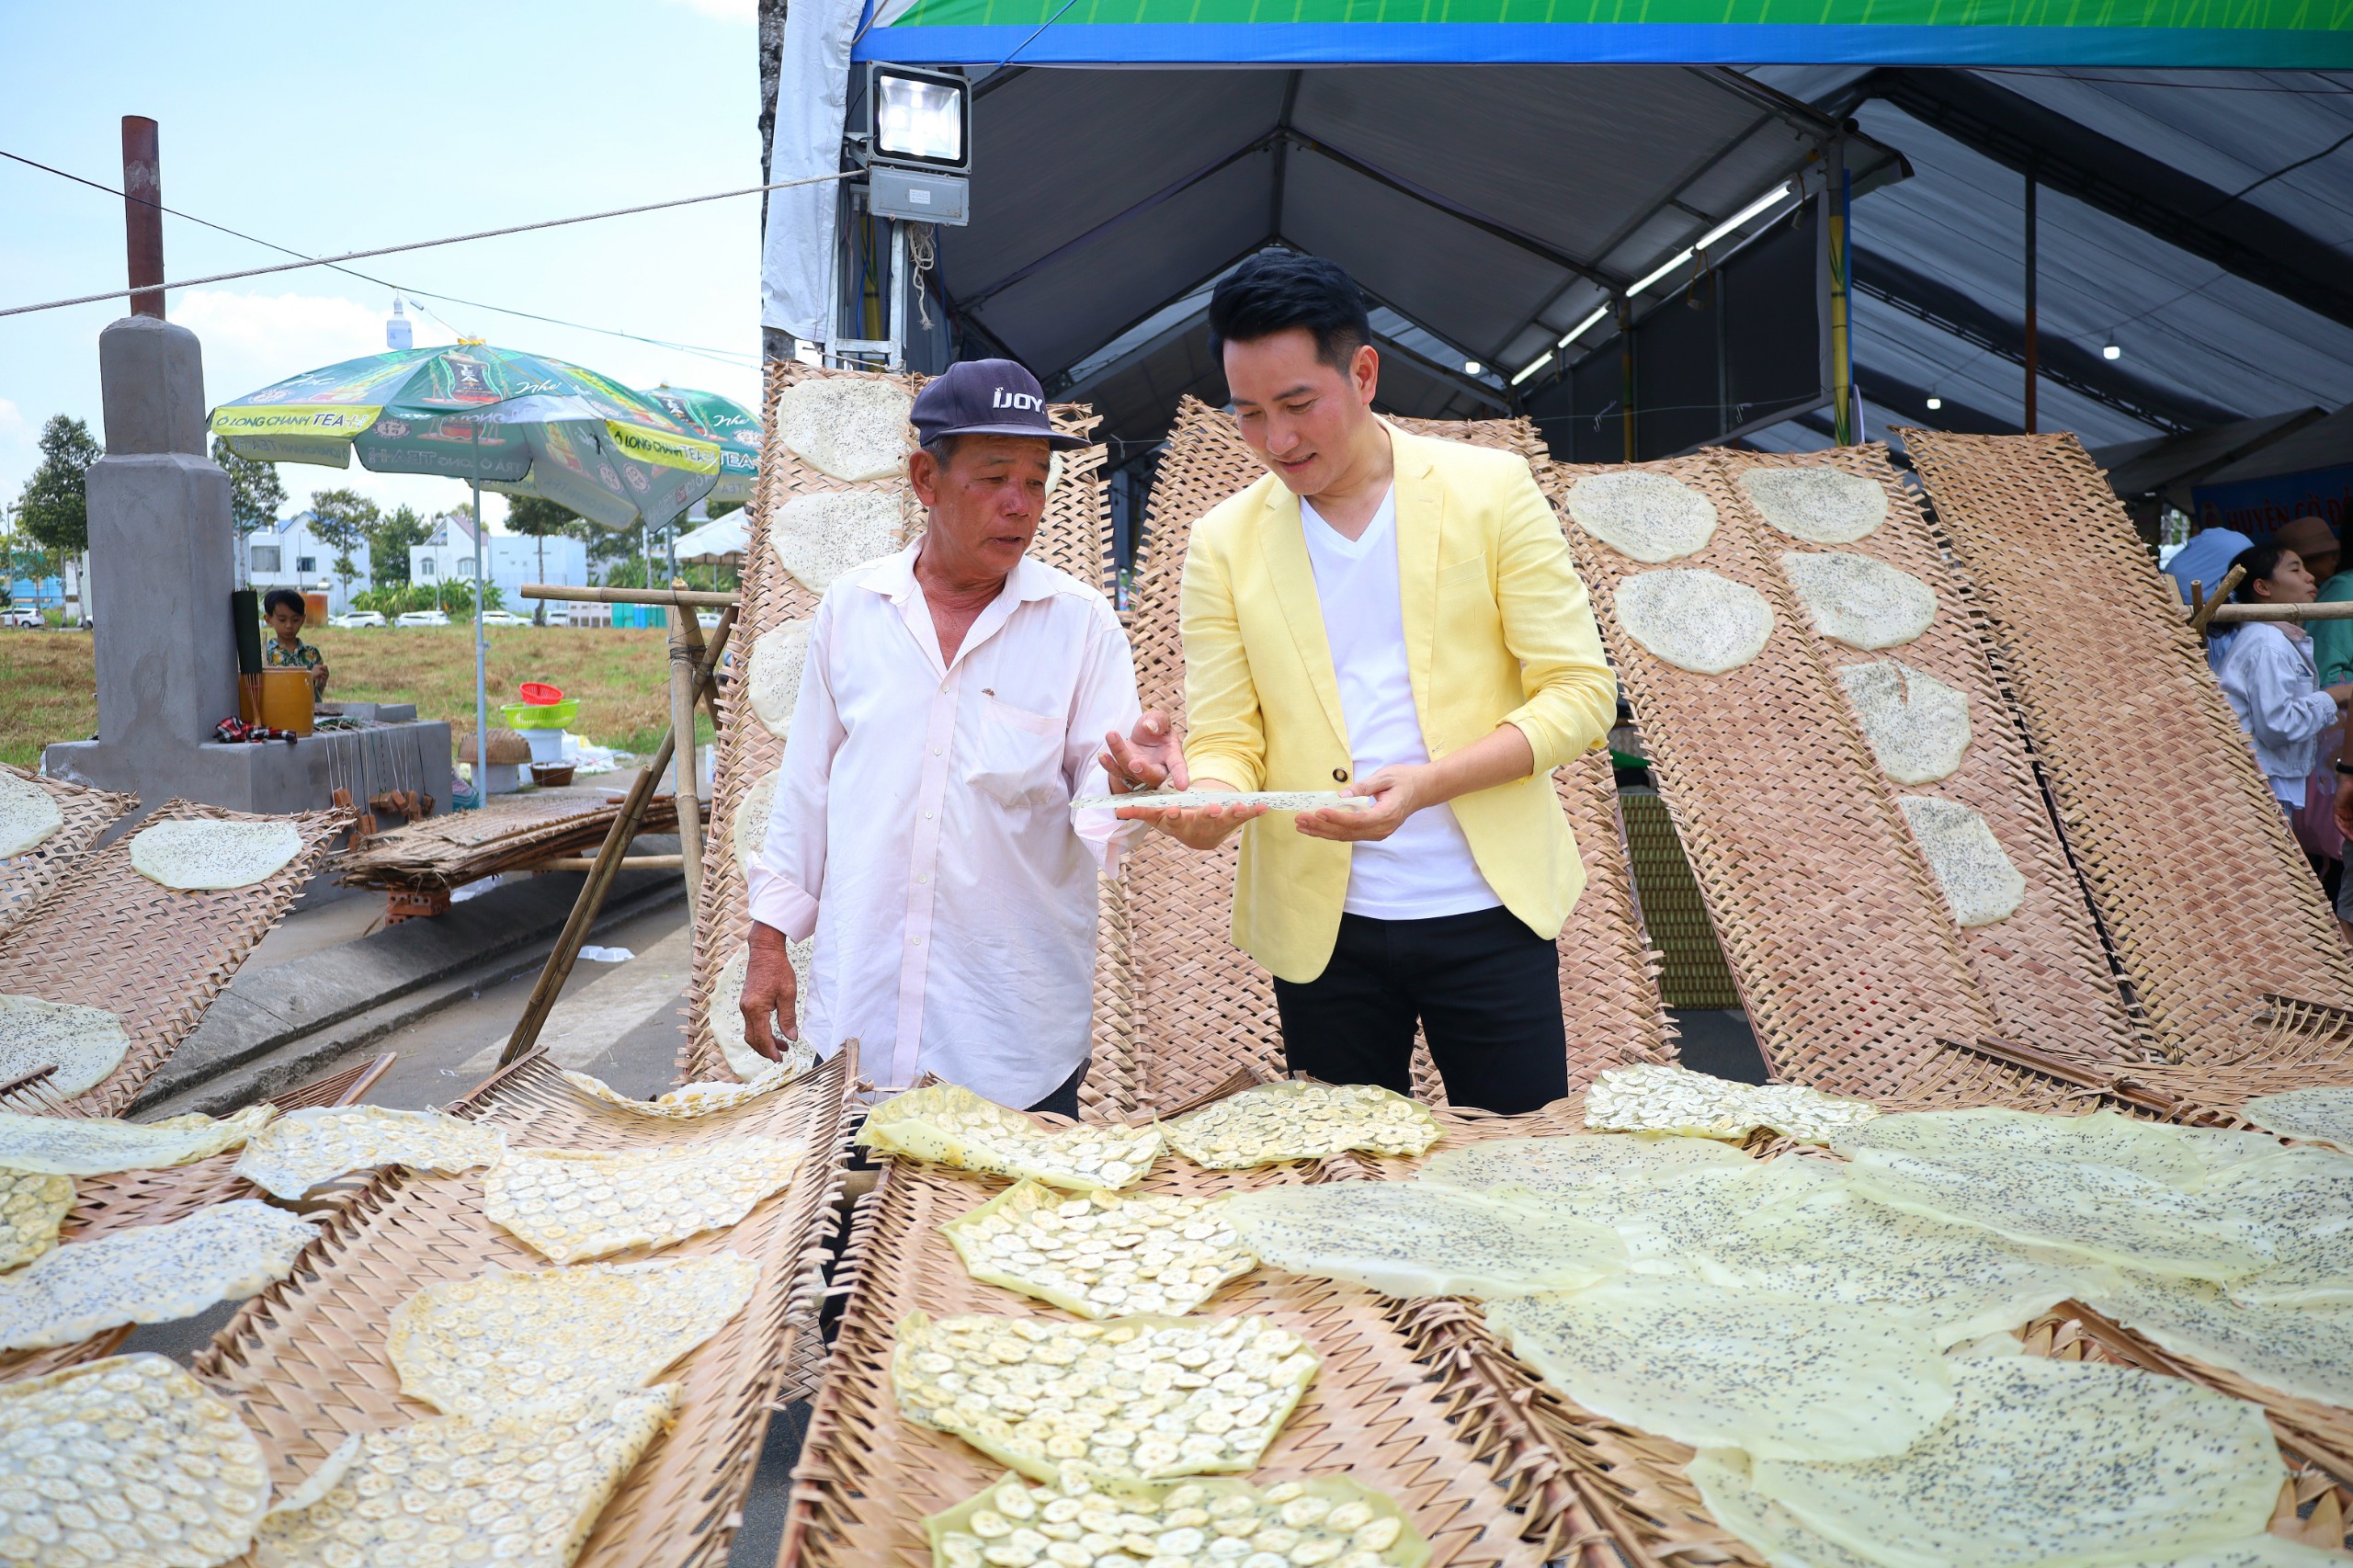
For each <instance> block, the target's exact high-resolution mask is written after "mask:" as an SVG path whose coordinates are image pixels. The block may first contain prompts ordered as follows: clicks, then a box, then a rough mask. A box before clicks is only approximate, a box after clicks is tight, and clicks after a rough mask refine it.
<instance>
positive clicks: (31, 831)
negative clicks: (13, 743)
mask: <svg viewBox="0 0 2353 1568" xmlns="http://www.w3.org/2000/svg"><path fill="white" fill-rule="evenodd" d="M64 825H65V812H64V808H63V807H61V806H60V805H59V804H58V803H57V797H56V796H54V795H52V794H51V793H50V792H49V791H48V790H44V789H42V788H41V787H40V785H38V784H35V783H33V782H32V781H31V780H30V779H28V778H17V776H16V775H15V774H13V773H10V772H7V771H6V769H0V860H6V859H7V858H9V857H10V856H12V855H22V854H23V853H24V852H25V851H26V850H28V849H38V848H40V846H42V845H44V844H46V843H48V842H49V840H50V839H51V838H52V837H54V836H55V835H56V834H57V832H58V830H59V829H60V828H63V826H64Z"/></svg>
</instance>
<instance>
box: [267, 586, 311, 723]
mask: <svg viewBox="0 0 2353 1568" xmlns="http://www.w3.org/2000/svg"><path fill="white" fill-rule="evenodd" d="M261 606H262V612H263V614H264V615H265V616H266V617H267V619H268V620H269V629H270V630H271V631H274V632H276V633H277V634H278V635H277V636H276V637H274V638H272V639H271V640H270V641H268V642H264V643H263V644H262V645H261V663H262V667H263V668H264V669H270V670H291V669H306V670H309V671H310V672H311V695H312V697H313V699H316V698H318V697H321V696H324V694H325V692H326V689H327V661H326V655H324V653H320V652H319V651H318V649H316V648H314V647H313V646H312V645H311V644H310V643H308V642H303V641H302V622H303V620H304V619H306V618H308V616H309V614H310V610H309V608H308V607H307V606H305V605H304V604H303V602H302V596H301V595H300V594H298V593H296V592H295V591H294V590H293V589H291V588H272V589H270V591H269V592H268V594H267V596H265V597H263V599H262V601H261Z"/></svg>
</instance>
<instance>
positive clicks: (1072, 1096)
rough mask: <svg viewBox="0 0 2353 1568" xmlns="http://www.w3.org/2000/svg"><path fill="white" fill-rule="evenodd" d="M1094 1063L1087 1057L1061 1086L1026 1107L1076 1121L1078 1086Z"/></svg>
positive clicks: (1084, 1080)
mask: <svg viewBox="0 0 2353 1568" xmlns="http://www.w3.org/2000/svg"><path fill="white" fill-rule="evenodd" d="M1094 1065H1095V1059H1094V1058H1093V1057H1091V1056H1090V1057H1088V1058H1087V1059H1086V1061H1084V1062H1080V1063H1079V1064H1078V1071H1077V1072H1075V1073H1073V1074H1071V1075H1070V1076H1069V1077H1067V1078H1064V1079H1063V1086H1062V1087H1061V1088H1059V1089H1056V1090H1055V1091H1054V1092H1053V1093H1052V1094H1051V1095H1048V1096H1046V1097H1045V1098H1044V1099H1042V1100H1040V1101H1039V1102H1038V1103H1037V1104H1036V1105H1033V1106H1030V1107H1029V1109H1030V1110H1033V1111H1042V1112H1045V1113H1047V1114H1049V1115H1051V1116H1066V1117H1068V1118H1070V1119H1072V1120H1073V1121H1076V1120H1077V1119H1078V1086H1079V1085H1081V1084H1084V1083H1085V1082H1086V1070H1087V1069H1088V1068H1089V1067H1092V1066H1094Z"/></svg>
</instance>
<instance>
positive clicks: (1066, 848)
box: [750, 540, 1143, 1108]
mask: <svg viewBox="0 0 2353 1568" xmlns="http://www.w3.org/2000/svg"><path fill="white" fill-rule="evenodd" d="M921 549H922V542H921V541H920V540H918V541H917V542H916V543H915V544H913V545H910V546H908V547H907V548H906V549H905V550H904V551H900V552H899V553H898V554H896V555H886V556H884V557H882V558H881V560H879V561H873V562H868V563H867V564H865V565H863V566H860V567H858V568H857V569H855V570H854V571H851V572H848V573H846V574H843V575H842V576H841V577H840V578H838V579H837V580H836V581H835V584H834V585H833V586H832V587H831V588H829V589H827V590H826V593H825V598H824V603H823V604H821V605H820V606H819V607H818V608H817V617H816V624H815V626H814V627H813V630H812V631H811V632H810V636H809V656H808V660H807V662H806V664H805V665H803V666H802V670H801V696H800V700H799V702H798V704H797V705H796V706H795V708H794V709H793V714H792V725H791V728H790V732H789V733H788V737H787V739H786V742H785V747H784V763H783V767H782V770H781V777H780V778H779V779H778V782H777V790H776V805H775V808H774V811H773V812H772V813H771V814H770V816H769V818H768V831H767V841H766V843H765V844H764V846H762V848H761V850H760V853H759V855H758V857H757V858H756V860H755V862H754V864H753V867H752V872H751V877H750V902H751V913H752V918H753V919H755V920H757V921H759V922H760V923H761V924H762V925H765V926H774V927H776V928H777V929H778V930H779V931H782V932H783V933H784V934H785V935H786V936H787V937H790V938H792V939H794V940H796V941H798V940H801V938H804V937H808V936H809V935H810V933H811V932H814V933H815V934H816V937H817V945H816V949H815V952H814V954H813V957H812V959H811V961H810V966H809V980H808V991H809V995H808V997H807V1000H806V1010H805V1012H804V1013H803V1015H802V1019H801V1028H802V1031H803V1033H804V1035H805V1037H806V1038H807V1039H808V1040H810V1042H811V1043H812V1044H813V1045H815V1046H816V1047H817V1048H818V1049H819V1050H820V1051H824V1052H826V1053H828V1054H830V1053H831V1052H832V1051H834V1050H835V1048H836V1047H837V1046H838V1045H839V1044H840V1043H841V1042H842V1041H843V1040H858V1042H859V1050H860V1058H859V1060H860V1064H861V1066H862V1067H863V1068H864V1069H865V1071H866V1072H868V1073H869V1074H872V1075H873V1077H874V1078H875V1080H876V1081H877V1083H879V1084H885V1085H892V1086H900V1085H908V1084H912V1083H914V1082H915V1080H916V1078H918V1077H919V1076H921V1075H922V1074H924V1073H926V1072H930V1073H937V1074H938V1075H939V1076H940V1077H942V1078H945V1079H947V1080H948V1081H949V1082H950V1083H956V1084H961V1085H965V1086H966V1087H968V1088H970V1089H972V1090H974V1091H975V1092H977V1093H979V1094H982V1095H984V1096H987V1097H988V1098H990V1099H993V1100H995V1101H996V1102H997V1103H998V1104H1000V1105H1008V1106H1013V1107H1017V1108H1019V1107H1024V1106H1029V1105H1034V1104H1036V1103H1037V1102H1038V1101H1040V1100H1042V1099H1044V1098H1045V1097H1046V1096H1048V1095H1050V1094H1051V1093H1052V1092H1053V1091H1054V1090H1055V1089H1056V1088H1058V1087H1060V1086H1061V1085H1062V1084H1063V1080H1065V1079H1067V1078H1068V1077H1069V1076H1070V1075H1071V1074H1073V1073H1074V1072H1076V1071H1077V1070H1078V1068H1079V1065H1080V1063H1082V1062H1085V1061H1086V1054H1087V1047H1088V1041H1089V1039H1090V1037H1091V1034H1092V1029H1091V1023H1092V1018H1093V1013H1094V994H1095V897H1096V873H1097V869H1098V868H1099V869H1102V870H1104V871H1107V872H1109V871H1116V870H1117V869H1118V863H1119V856H1120V850H1121V849H1122V848H1123V847H1124V846H1126V845H1127V844H1128V843H1129V842H1131V840H1132V839H1133V838H1134V837H1135V836H1136V835H1137V834H1138V833H1139V832H1140V831H1141V830H1142V826H1143V824H1140V823H1122V822H1120V821H1118V820H1117V819H1116V818H1114V817H1113V816H1112V815H1111V813H1110V812H1108V811H1104V812H1086V813H1085V817H1086V820H1075V821H1074V814H1073V812H1071V809H1070V802H1071V801H1072V800H1073V799H1074V798H1075V797H1077V796H1081V795H1099V794H1102V793H1104V792H1106V791H1107V790H1108V788H1109V785H1108V780H1107V779H1106V778H1105V777H1104V772H1103V768H1102V766H1101V764H1100V763H1099V762H1098V761H1097V757H1098V756H1099V755H1100V754H1101V752H1102V749H1103V737H1104V734H1105V733H1106V732H1107V731H1111V730H1117V731H1119V732H1120V733H1127V732H1128V730H1129V729H1130V727H1131V725H1133V724H1134V722H1135V721H1136V717H1137V711H1138V710H1137V702H1136V676H1135V662H1134V659H1133V656H1132V655H1131V653H1130V651H1129V648H1128V639H1127V635H1126V633H1124V632H1123V631H1121V630H1120V623H1119V620H1118V619H1117V618H1116V617H1115V616H1114V615H1113V614H1112V613H1111V607H1110V605H1109V604H1108V602H1107V601H1106V600H1105V599H1104V597H1103V596H1102V595H1101V594H1100V593H1097V591H1096V590H1095V589H1093V588H1091V587H1088V586H1087V585H1086V584H1084V583H1081V582H1080V581H1078V579H1076V578H1075V577H1072V576H1070V575H1068V574H1065V573H1062V572H1058V571H1056V570H1055V569H1054V568H1052V567H1051V566H1048V565H1046V564H1045V563H1044V562H1039V561H1032V560H1028V559H1025V560H1023V561H1022V562H1021V563H1020V564H1019V565H1018V566H1017V567H1016V568H1015V569H1014V571H1013V572H1012V574H1010V575H1008V576H1007V577H1006V585H1005V591H1004V592H1003V593H1001V594H1000V595H998V597H996V599H995V601H994V602H993V603H991V604H990V605H989V607H988V608H986V609H983V611H982V612H981V614H980V618H979V619H977V620H975V621H974V622H973V623H972V630H971V631H969V632H967V633H966V634H965V637H964V642H963V646H961V648H959V649H958V650H957V651H956V658H955V661H954V662H953V663H952V664H950V663H945V662H943V661H942V660H941V658H940V656H939V636H938V631H937V630H936V629H935V628H934V626H933V625H932V619H931V608H930V606H929V605H928V604H927V603H926V601H925V598H924V595H923V589H922V588H921V586H920V585H918V584H917V583H916V581H915V557H916V554H917V552H918V551H920V550H921Z"/></svg>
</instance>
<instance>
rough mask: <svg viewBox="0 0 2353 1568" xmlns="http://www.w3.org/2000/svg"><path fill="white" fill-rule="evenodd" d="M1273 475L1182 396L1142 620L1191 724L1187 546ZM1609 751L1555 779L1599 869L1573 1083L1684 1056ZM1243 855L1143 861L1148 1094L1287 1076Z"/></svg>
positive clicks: (1493, 443) (1139, 659)
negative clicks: (1241, 889)
mask: <svg viewBox="0 0 2353 1568" xmlns="http://www.w3.org/2000/svg"><path fill="white" fill-rule="evenodd" d="M1396 423H1397V424H1398V425H1399V426H1401V427H1403V428H1404V429H1407V430H1409V431H1412V432H1413V433H1415V434H1418V435H1425V436H1432V437H1440V438H1445V439H1452V440H1462V441H1468V442H1471V443H1473V444H1476V445H1481V446H1488V447H1495V448H1500V449H1504V450H1507V451H1516V452H1518V453H1519V454H1520V455H1521V456H1523V457H1540V456H1541V454H1542V450H1543V449H1542V446H1541V443H1540V441H1539V439H1538V438H1537V437H1536V435H1535V433H1534V430H1533V427H1532V426H1529V424H1528V423H1527V421H1525V420H1487V421H1480V422H1474V423H1459V422H1451V421H1445V420H1399V421H1396ZM1264 472H1265V470H1264V469H1263V468H1262V467H1261V465H1260V464H1259V462H1258V460H1256V458H1255V457H1253V456H1252V455H1251V452H1250V449H1249V448H1248V447H1246V446H1245V445H1244V444H1243V441H1242V437H1241V436H1240V434H1239V433H1238V432H1237V431H1236V430H1235V429H1234V426H1233V421H1232V420H1231V419H1230V418H1229V417H1227V416H1226V415H1224V414H1222V413H1221V412H1220V411H1218V410H1216V409H1213V408H1211V407H1210V406H1209V405H1208V404H1206V403H1201V402H1200V401H1199V399H1196V398H1191V397H1188V398H1186V399H1185V400H1184V401H1183V402H1182V403H1180V405H1179V406H1178V409H1177V414H1176V424H1175V426H1174V427H1173V428H1172V429H1171V430H1170V432H1169V437H1168V445H1167V448H1166V449H1165V451H1164V452H1163V453H1162V456H1161V460H1160V470H1159V474H1158V477H1157V478H1156V479H1155V481H1154V484H1153V492H1152V502H1151V506H1150V511H1149V521H1148V528H1147V532H1146V536H1145V553H1144V555H1143V556H1142V558H1141V559H1140V561H1139V563H1138V564H1139V571H1138V574H1137V586H1136V606H1135V611H1134V615H1133V619H1132V621H1131V626H1130V636H1131V640H1132V641H1133V642H1134V644H1135V653H1136V679H1137V685H1138V687H1139V688H1140V691H1141V694H1142V699H1143V705H1144V706H1145V707H1147V708H1159V709H1161V710H1164V711H1165V712H1167V713H1169V714H1170V715H1171V716H1173V717H1176V718H1177V719H1178V721H1179V722H1180V723H1181V722H1182V716H1183V713H1184V707H1185V653H1184V643H1183V637H1182V634H1181V629H1180V626H1179V615H1178V612H1179V603H1178V600H1179V596H1180V592H1181V589H1182V586H1183V577H1184V562H1185V551H1186V547H1187V544H1188V541H1189V540H1190V539H1191V537H1192V528H1193V525H1194V523H1196V522H1197V521H1199V519H1200V517H1202V515H1203V514H1205V513H1207V512H1208V511H1209V510H1210V509H1211V507H1212V506H1216V505H1217V504H1218V503H1219V502H1221V501H1223V500H1225V499H1226V498H1227V497H1228V496H1230V495H1233V494H1234V493H1236V492H1237V491H1239V490H1241V489H1243V488H1244V487H1245V486H1246V485H1248V484H1250V483H1253V482H1255V481H1256V480H1257V479H1258V478H1259V477H1260V476H1261V475H1262V474H1263V473H1264ZM1555 784H1556V787H1557V789H1558V790H1559V791H1560V795H1561V800H1562V804H1563V809H1564V810H1565V811H1566V812H1567V813H1568V818H1569V823H1570V825H1571V826H1572V827H1573V828H1574V830H1575V832H1576V837H1577V850H1578V854H1579V856H1580V858H1582V859H1583V860H1584V863H1585V869H1586V891H1585V894H1584V896H1583V897H1581V898H1580V899H1579V900H1578V902H1577V905H1576V908H1575V909H1574V911H1573V912H1572V913H1571V915H1570V916H1569V921H1568V924H1567V925H1566V926H1563V929H1562V932H1561V937H1560V944H1559V945H1560V951H1561V1000H1562V1009H1563V1017H1564V1021H1565V1023H1566V1025H1567V1032H1568V1040H1569V1081H1570V1083H1571V1084H1572V1085H1579V1086H1581V1085H1584V1084H1586V1083H1587V1082H1589V1081H1590V1080H1591V1079H1592V1077H1593V1074H1596V1073H1597V1072H1599V1071H1600V1070H1602V1069H1603V1068H1606V1067H1612V1066H1617V1065H1619V1064H1620V1063H1622V1062H1630V1061H1671V1060H1673V1058H1674V1044H1673V1040H1674V1031H1673V1029H1672V1028H1670V1026H1669V1025H1668V1023H1667V1019H1666V1013H1665V1007H1664V1006H1662V1004H1661V1003H1660V1000H1659V994H1658V983H1657V976H1658V955H1657V954H1656V953H1655V952H1654V951H1653V950H1652V949H1651V947H1650V944H1649V942H1648V941H1647V940H1646V939H1645V937H1643V929H1642V922H1641V916H1640V915H1639V913H1638V912H1637V910H1636V909H1635V906H1634V899H1633V879H1632V877H1631V874H1630V872H1629V870H1628V869H1627V861H1626V853H1625V844H1624V838H1623V834H1622V829H1621V825H1620V823H1619V820H1618V804H1617V791H1616V786H1615V782H1614V779H1613V777H1612V775H1611V773H1610V770H1609V767H1608V756H1607V755H1606V754H1604V753H1600V752H1596V753H1593V754H1591V755H1589V756H1585V757H1580V758H1579V759H1577V761H1575V762H1574V763H1572V764H1571V765H1570V766H1568V767H1564V768H1562V769H1560V770H1559V772H1558V774H1557V775H1556V778H1555ZM1250 831H1256V830H1255V829H1254V830H1250ZM1239 858H1240V840H1239V838H1238V837H1237V838H1236V839H1235V840H1233V841H1231V842H1229V843H1228V844H1227V845H1226V846H1224V847H1223V848H1222V849H1219V850H1217V851H1215V852H1213V853H1209V854H1202V853H1199V852H1197V851H1194V850H1189V849H1185V848H1182V847H1180V846H1177V845H1176V844H1175V843H1174V842H1172V841H1171V840H1169V839H1168V838H1166V837H1165V835H1157V834H1155V835H1151V836H1150V837H1148V838H1146V839H1145V840H1144V841H1143V842H1142V844H1141V845H1140V846H1138V848H1137V850H1136V852H1135V853H1134V854H1133V856H1132V857H1131V859H1130V862H1129V869H1128V873H1127V882H1128V933H1129V935H1128V940H1129V947H1130V950H1131V954H1132V957H1133V963H1132V969H1133V979H1132V983H1133V988H1134V996H1135V1017H1136V1019H1137V1024H1136V1028H1137V1033H1138V1040H1137V1046H1136V1051H1137V1055H1138V1059H1139V1061H1140V1062H1141V1063H1142V1073H1141V1088H1140V1097H1141V1103H1142V1104H1143V1105H1145V1106H1149V1107H1155V1108H1165V1107H1166V1106H1169V1105H1172V1104H1174V1103H1176V1101H1179V1100H1183V1099H1186V1098H1188V1097H1190V1096H1195V1095H1198V1094H1199V1093H1200V1092H1202V1091H1203V1090H1204V1089H1207V1088H1208V1087H1210V1086H1211V1085H1214V1084H1216V1083H1217V1082H1219V1081H1220V1080H1221V1079H1222V1078H1223V1077H1225V1076H1226V1075H1227V1074H1229V1073H1231V1072H1233V1070H1234V1069H1235V1068H1237V1067H1244V1066H1248V1067H1252V1068H1256V1069H1257V1070H1259V1071H1261V1072H1264V1073H1265V1074H1267V1075H1268V1076H1274V1077H1279V1076H1280V1075H1281V1074H1282V1072H1283V1064H1282V1041H1281V1030H1280V1028H1279V1025H1278V1022H1277V1019H1276V1015H1275V998H1274V986H1273V984H1272V983H1271V982H1270V981H1269V979H1268V977H1267V972H1266V971H1264V970H1262V969H1260V968H1259V967H1258V965H1257V964H1256V961H1255V960H1252V959H1251V958H1250V956H1249V955H1248V954H1246V953H1245V952H1243V951H1242V950H1241V949H1239V948H1237V947H1235V946H1234V945H1233V937H1232V934H1231V933H1232V926H1233V915H1232V908H1233V876H1234V868H1235V866H1236V864H1237V863H1238V861H1239ZM1415 1082H1416V1085H1418V1086H1419V1089H1420V1091H1421V1093H1422V1094H1423V1096H1425V1097H1427V1098H1430V1099H1432V1100H1437V1099H1439V1098H1440V1097H1441V1096H1442V1085H1440V1083H1439V1081H1438V1076H1437V1074H1436V1073H1435V1072H1434V1071H1433V1070H1432V1068H1431V1064H1430V1062H1429V1060H1428V1053H1427V1050H1426V1049H1417V1051H1416V1062H1415Z"/></svg>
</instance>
